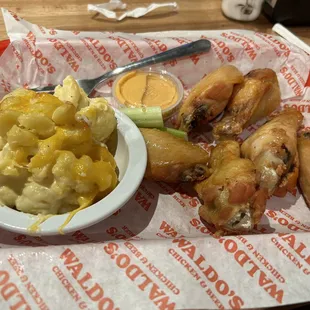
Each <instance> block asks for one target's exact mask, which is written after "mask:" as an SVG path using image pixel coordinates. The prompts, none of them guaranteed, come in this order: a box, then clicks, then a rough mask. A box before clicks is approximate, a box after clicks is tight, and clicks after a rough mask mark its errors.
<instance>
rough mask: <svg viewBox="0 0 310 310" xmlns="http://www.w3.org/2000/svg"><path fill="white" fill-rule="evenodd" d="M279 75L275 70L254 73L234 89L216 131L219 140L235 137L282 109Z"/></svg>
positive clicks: (251, 72) (215, 127) (215, 128)
mask: <svg viewBox="0 0 310 310" xmlns="http://www.w3.org/2000/svg"><path fill="white" fill-rule="evenodd" d="M280 101H281V96H280V89H279V83H278V79H277V75H276V74H275V72H274V71H273V70H271V69H257V70H253V71H250V72H249V73H248V74H247V75H246V76H245V79H244V82H243V83H242V84H238V85H236V86H235V87H234V91H233V95H232V97H231V99H230V101H229V103H228V105H227V108H226V111H225V114H224V117H223V119H222V120H221V121H220V122H218V123H217V124H216V125H215V126H214V129H213V135H214V137H215V138H216V139H220V138H232V137H234V136H236V135H239V134H241V133H242V131H243V129H244V128H246V127H248V126H249V125H251V124H254V123H256V122H257V121H258V120H260V119H261V118H263V117H266V116H268V115H269V114H270V113H271V112H273V111H274V110H276V109H277V108H278V107H279V106H280Z"/></svg>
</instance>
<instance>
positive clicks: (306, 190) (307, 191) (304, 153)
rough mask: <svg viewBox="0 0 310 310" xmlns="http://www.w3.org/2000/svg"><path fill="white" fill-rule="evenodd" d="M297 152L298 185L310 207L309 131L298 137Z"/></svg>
mask: <svg viewBox="0 0 310 310" xmlns="http://www.w3.org/2000/svg"><path fill="white" fill-rule="evenodd" d="M298 154H299V161H300V167H299V180H298V181H299V185H300V188H301V191H302V194H303V196H304V198H305V201H306V203H307V205H308V207H309V208H310V165H309V159H310V132H309V131H308V132H304V133H302V135H301V137H300V138H298Z"/></svg>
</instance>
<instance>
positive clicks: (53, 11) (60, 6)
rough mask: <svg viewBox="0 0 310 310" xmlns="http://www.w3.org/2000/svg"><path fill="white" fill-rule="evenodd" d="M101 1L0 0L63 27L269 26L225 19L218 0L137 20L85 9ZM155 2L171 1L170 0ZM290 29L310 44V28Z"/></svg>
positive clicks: (1, 34) (135, 1) (182, 4)
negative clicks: (114, 18)
mask: <svg viewBox="0 0 310 310" xmlns="http://www.w3.org/2000/svg"><path fill="white" fill-rule="evenodd" d="M104 2H108V0H66V1H64V0H9V1H8V0H0V7H4V8H7V9H10V10H12V11H14V12H15V13H17V14H18V15H20V16H21V17H23V18H24V19H26V20H27V21H29V22H31V23H36V24H39V25H42V26H45V27H48V28H56V29H57V28H58V29H66V30H80V31H81V30H93V31H94V30H96V31H111V30H113V31H122V32H148V31H162V30H199V29H233V28H234V29H251V30H258V31H261V32H267V33H270V32H271V27H272V24H271V23H270V22H269V21H268V19H267V18H266V17H265V16H263V15H261V16H260V17H259V18H258V19H257V20H256V21H254V22H249V23H242V22H236V21H232V20H229V19H227V18H225V17H224V16H223V14H222V12H221V0H190V1H189V0H177V3H178V5H179V10H178V12H175V13H173V12H172V13H167V14H165V15H164V16H163V15H161V16H149V17H147V16H145V17H142V18H139V19H133V18H127V19H125V20H123V21H120V22H115V21H109V20H107V19H103V18H102V17H100V16H99V15H97V16H96V14H94V13H91V12H88V11H87V4H88V3H92V4H96V3H104ZM124 2H127V3H130V6H131V7H132V6H145V4H146V3H151V2H150V1H147V0H130V1H128V0H127V1H126V0H124ZM154 2H156V1H154ZM157 2H171V0H168V1H167V0H166V1H165V0H160V1H157ZM289 29H290V30H291V31H292V32H294V33H295V34H296V35H298V36H299V37H300V38H301V39H303V40H304V41H306V42H307V43H308V44H310V31H309V30H310V27H296V28H295V27H293V28H291V27H289ZM5 38H6V31H5V27H4V25H3V19H2V18H1V21H0V40H1V39H5Z"/></svg>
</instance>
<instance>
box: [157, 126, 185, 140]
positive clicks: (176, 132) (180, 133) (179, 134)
mask: <svg viewBox="0 0 310 310" xmlns="http://www.w3.org/2000/svg"><path fill="white" fill-rule="evenodd" d="M159 129H160V130H162V131H167V132H169V133H170V134H172V135H174V136H175V137H177V138H181V139H184V140H186V141H188V136H187V133H186V132H185V131H182V130H178V129H173V128H168V127H163V128H159Z"/></svg>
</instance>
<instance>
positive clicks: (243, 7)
mask: <svg viewBox="0 0 310 310" xmlns="http://www.w3.org/2000/svg"><path fill="white" fill-rule="evenodd" d="M263 2H264V0H222V11H223V14H224V15H225V16H227V17H228V18H231V19H234V20H240V21H253V20H255V19H257V18H258V16H259V14H260V12H261V10H262V5H263Z"/></svg>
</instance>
